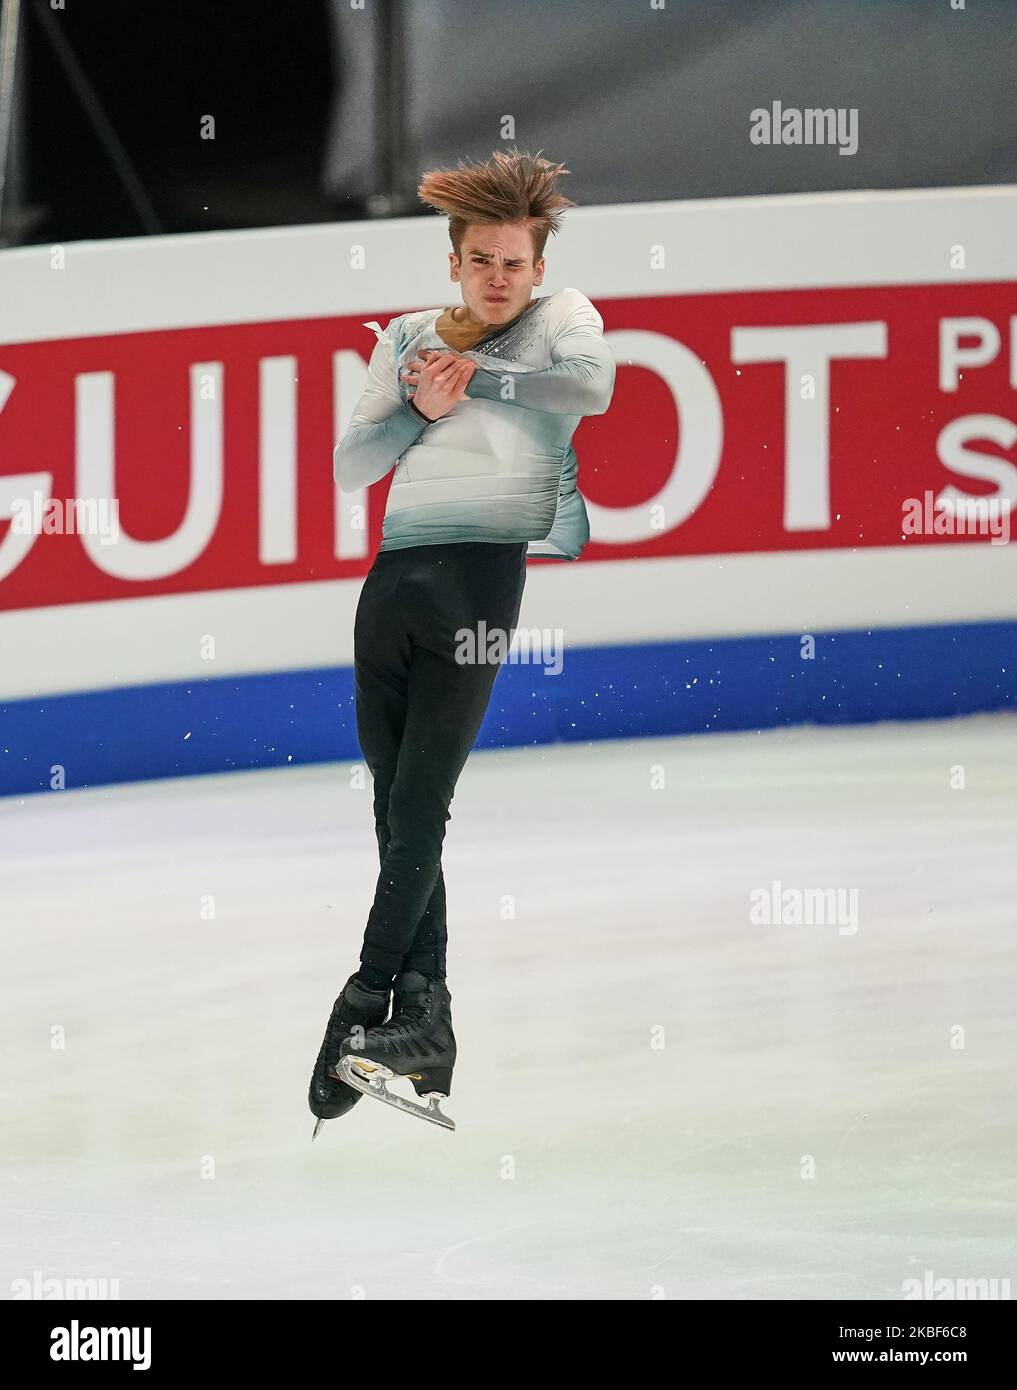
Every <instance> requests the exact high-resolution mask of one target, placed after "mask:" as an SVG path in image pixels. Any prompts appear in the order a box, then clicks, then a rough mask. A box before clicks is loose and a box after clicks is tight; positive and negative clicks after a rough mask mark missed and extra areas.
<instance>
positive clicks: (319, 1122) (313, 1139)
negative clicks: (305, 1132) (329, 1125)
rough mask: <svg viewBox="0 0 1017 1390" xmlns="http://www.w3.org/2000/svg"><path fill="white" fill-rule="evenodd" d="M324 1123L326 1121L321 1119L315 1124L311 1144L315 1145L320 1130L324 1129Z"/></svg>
mask: <svg viewBox="0 0 1017 1390" xmlns="http://www.w3.org/2000/svg"><path fill="white" fill-rule="evenodd" d="M324 1123H325V1121H324V1120H322V1119H319V1120H318V1121H317V1122H316V1123H315V1126H314V1133H313V1134H312V1135H311V1143H312V1144H313V1143H314V1141H315V1139H317V1137H318V1130H319V1129H321V1127H322V1125H323V1124H324Z"/></svg>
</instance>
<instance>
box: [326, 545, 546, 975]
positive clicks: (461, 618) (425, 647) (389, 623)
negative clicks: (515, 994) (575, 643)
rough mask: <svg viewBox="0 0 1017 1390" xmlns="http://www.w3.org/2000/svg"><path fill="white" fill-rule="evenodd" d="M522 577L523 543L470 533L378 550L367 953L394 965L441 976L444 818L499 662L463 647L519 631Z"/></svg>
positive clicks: (365, 736)
mask: <svg viewBox="0 0 1017 1390" xmlns="http://www.w3.org/2000/svg"><path fill="white" fill-rule="evenodd" d="M525 582H526V545H525V543H523V544H515V543H513V544H511V545H505V544H498V543H489V542H484V541H477V542H474V541H469V542H459V543H457V544H452V545H419V546H409V547H407V548H405V549H403V550H381V551H379V552H378V554H377V555H376V556H375V560H374V564H373V565H372V566H371V570H370V573H369V574H368V576H367V579H366V581H365V583H364V587H363V589H362V590H361V594H360V601H359V604H358V606H357V616H356V622H355V625H354V671H355V678H356V692H357V734H358V737H359V739H360V747H361V750H362V751H363V754H364V758H365V759H366V761H367V765H368V767H369V768H370V769H371V775H372V776H373V778H374V824H375V832H376V834H377V837H378V850H379V855H380V858H381V873H380V874H379V877H378V886H377V890H376V892H375V896H374V904H373V906H372V907H371V911H370V915H369V917H368V919H367V930H366V931H365V933H364V945H363V949H362V951H361V953H360V960H361V964H362V965H364V966H370V967H371V968H372V969H374V970H377V971H380V972H383V973H384V974H386V975H393V976H394V975H397V974H399V972H400V971H403V970H420V971H421V972H422V973H423V974H425V975H428V976H438V977H439V978H441V979H444V977H445V946H446V939H447V938H446V921H445V882H444V878H443V877H442V871H441V850H442V843H443V841H444V839H445V825H446V822H447V821H448V820H449V819H450V814H449V805H450V803H451V801H452V794H453V792H454V791H455V786H456V782H457V780H458V778H459V774H460V772H462V770H463V767H464V765H465V763H466V759H467V758H468V757H469V754H470V749H471V748H472V747H473V744H474V742H475V740H476V737H477V734H478V733H479V731H480V725H481V723H482V721H483V718H484V713H485V711H486V709H487V705H488V701H489V700H490V697H491V689H492V687H493V685H494V681H495V677H496V676H497V674H498V671H499V669H500V665H499V663H498V662H497V661H494V662H489V661H482V662H480V661H477V660H476V659H474V660H472V661H465V662H464V661H461V660H459V661H457V660H456V652H457V649H458V650H459V651H460V653H462V651H463V647H462V645H461V644H462V636H463V633H465V632H467V631H469V632H473V633H474V634H478V628H479V625H480V623H481V621H483V622H484V623H485V624H486V628H487V632H488V637H490V635H491V633H492V631H493V630H496V629H497V630H501V631H503V632H505V633H506V634H508V635H509V637H511V634H512V633H513V632H514V631H515V628H516V624H517V621H518V618H519V608H520V604H521V603H522V597H523V586H524V584H525ZM480 649H481V651H484V650H485V646H484V644H483V643H482V644H481V647H480Z"/></svg>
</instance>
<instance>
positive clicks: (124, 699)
mask: <svg viewBox="0 0 1017 1390" xmlns="http://www.w3.org/2000/svg"><path fill="white" fill-rule="evenodd" d="M814 637H815V655H814V656H813V657H812V658H805V657H803V656H802V638H801V635H800V634H798V633H795V634H791V635H787V636H769V637H758V636H756V637H742V638H723V639H719V640H718V639H700V640H688V641H681V642H666V643H654V642H650V643H642V644H638V645H619V646H604V647H585V648H578V649H576V650H568V649H566V651H565V654H564V664H563V668H562V670H561V672H560V673H559V674H557V675H545V674H544V673H543V671H542V670H541V668H540V667H538V666H534V665H528V664H522V663H521V664H517V665H513V664H506V665H505V666H503V668H502V670H501V672H500V673H499V676H498V679H497V681H496V683H495V687H494V693H493V696H492V699H491V704H490V706H489V708H488V711H487V715H486V717H485V720H484V724H483V726H482V728H481V732H480V735H479V737H478V740H477V744H476V746H477V748H481V749H484V748H512V747H526V746H531V745H535V744H546V743H555V742H580V743H581V742H588V741H592V740H599V739H625V738H635V737H653V736H667V735H675V734H701V733H708V732H710V733H718V732H735V731H738V730H750V729H761V728H774V727H779V726H781V725H787V724H796V723H803V722H807V723H814V724H830V725H833V724H852V723H870V722H875V721H880V720H895V719H896V720H908V719H918V718H922V719H926V718H950V717H955V716H959V715H965V714H972V713H975V712H979V711H989V710H1014V709H1017V659H1015V658H1017V622H998V623H978V624H972V623H965V624H950V625H944V626H934V627H915V628H881V629H874V630H871V631H835V632H829V633H823V632H817V633H815V634H814ZM0 715H2V721H3V722H2V727H3V740H2V748H0V795H7V796H10V795H22V794H26V793H32V792H39V791H46V790H49V789H50V783H51V769H52V768H53V767H54V766H60V767H63V768H64V769H65V785H66V787H67V789H72V788H82V787H89V786H91V787H95V786H103V785H108V784H112V783H119V782H131V781H140V780H145V779H148V778H163V777H185V776H200V775H207V774H215V773H222V772H231V771H242V770H253V769H256V768H268V767H285V766H295V765H299V764H311V763H329V762H346V761H354V762H355V761H358V760H360V757H361V754H360V750H359V747H358V744H357V737H356V720H355V704H354V686H353V672H352V669H351V668H349V667H343V668H330V669H321V670H303V671H281V672H274V673H268V674H259V675H248V676H244V677H240V678H236V677H233V678H215V679H204V680H197V681H194V680H191V681H187V682H172V683H162V684H156V685H143V686H132V687H127V688H124V689H121V690H96V691H86V692H79V693H75V694H67V695H60V696H55V697H50V698H47V699H46V700H44V701H40V700H38V699H36V700H18V701H12V702H8V703H6V704H5V705H2V706H0Z"/></svg>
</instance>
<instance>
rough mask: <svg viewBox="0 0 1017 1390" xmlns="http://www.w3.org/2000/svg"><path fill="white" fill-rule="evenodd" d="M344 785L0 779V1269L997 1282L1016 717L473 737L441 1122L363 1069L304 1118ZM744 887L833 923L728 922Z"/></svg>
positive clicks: (159, 1285) (282, 1283) (855, 1284)
mask: <svg viewBox="0 0 1017 1390" xmlns="http://www.w3.org/2000/svg"><path fill="white" fill-rule="evenodd" d="M662 774H663V778H664V782H665V785H664V786H663V787H661V786H659V785H656V784H657V783H659V782H660V780H661V775H662ZM961 780H963V786H961V785H959V783H960V782H961ZM369 786H370V783H369V779H368V788H367V789H360V788H356V787H352V786H351V768H350V765H349V764H342V765H331V766H319V767H311V768H292V769H287V770H280V771H269V772H257V773H244V774H235V775H232V776H225V777H219V778H200V779H197V778H194V779H187V780H185V781H181V782H160V783H140V784H134V785H131V786H126V787H115V788H114V787H111V788H100V789H96V790H92V791H68V792H62V793H56V792H54V793H49V794H45V795H37V796H34V797H29V798H25V799H18V798H9V799H6V800H4V801H0V856H2V858H0V896H2V902H3V920H4V929H3V933H2V942H3V945H2V952H3V960H2V977H3V983H4V1008H3V1011H2V1015H0V1028H2V1039H3V1048H2V1055H3V1072H2V1078H0V1089H2V1112H0V1113H2V1115H3V1121H4V1123H3V1144H2V1148H0V1172H2V1174H3V1177H4V1183H3V1196H2V1201H3V1219H2V1237H0V1240H2V1261H0V1296H3V1297H7V1298H9V1297H11V1292H10V1290H11V1287H12V1284H13V1281H14V1280H16V1279H18V1278H26V1279H29V1280H30V1279H31V1278H32V1277H33V1273H34V1272H35V1271H40V1272H41V1277H43V1278H61V1279H67V1278H88V1277H93V1278H96V1279H102V1278H105V1279H118V1280H119V1292H120V1297H121V1298H123V1299H128V1298H163V1297H165V1298H173V1299H187V1298H206V1299H207V1298H212V1299H216V1298H264V1299H285V1298H312V1299H339V1300H349V1299H358V1298H367V1299H419V1298H431V1299H485V1298H506V1299H585V1298H599V1299H651V1298H655V1297H656V1298H698V1297H718V1298H724V1299H768V1298H781V1299H784V1298H820V1299H842V1298H865V1299H899V1298H901V1297H902V1296H903V1293H902V1290H903V1289H904V1287H905V1281H906V1280H909V1279H918V1280H922V1279H923V1277H924V1276H925V1272H926V1271H932V1273H933V1276H934V1277H935V1278H952V1279H963V1278H984V1279H992V1278H995V1279H998V1280H1002V1279H1006V1278H1009V1279H1010V1280H1011V1281H1012V1287H1013V1289H1014V1291H1015V1292H1017V1099H1015V1070H1017V1021H1015V1001H1017V940H1015V926H1017V900H1015V893H1014V884H1015V876H1017V874H1015V871H1017V719H1015V718H1014V717H1012V716H999V717H981V718H976V719H968V720H963V721H954V722H941V723H928V724H884V725H879V726H870V727H855V728H835V729H816V728H802V729H790V730H780V731H768V732H765V733H761V734H740V735H731V736H727V735H723V736H721V735H711V736H707V737H702V738H683V739H660V740H649V739H640V740H635V741H632V742H607V743H597V744H592V745H555V746H552V747H546V746H545V747H538V748H533V749H527V750H511V751H505V752H478V753H475V754H474V755H473V756H472V758H471V759H470V762H469V763H468V764H467V767H466V770H465V772H464V774H463V776H462V778H461V779H460V783H459V787H458V790H457V793H456V797H455V800H454V802H453V805H452V819H451V821H450V823H449V826H448V832H447V839H446V847H445V875H446V880H447V885H448V901H449V930H450V945H449V985H450V988H451V991H452V998H453V1016H454V1020H455V1027H456V1035H457V1039H458V1043H459V1061H458V1065H457V1068H456V1073H455V1079H454V1083H453V1093H452V1096H451V1098H450V1099H449V1100H448V1101H446V1102H444V1108H445V1110H446V1111H447V1112H448V1113H449V1114H450V1115H452V1116H453V1118H454V1119H455V1121H456V1123H457V1126H458V1128H457V1131H456V1133H454V1134H450V1133H447V1132H445V1131H442V1130H440V1129H438V1128H437V1127H435V1126H432V1125H428V1124H425V1123H423V1122H421V1121H419V1120H415V1119H413V1118H410V1117H407V1116H404V1115H402V1114H400V1113H399V1112H398V1111H396V1110H394V1109H392V1108H391V1107H389V1106H385V1105H382V1104H380V1103H378V1102H377V1101H375V1100H372V1099H366V1098H365V1099H363V1100H361V1101H360V1103H359V1104H358V1105H357V1106H356V1107H355V1109H354V1110H353V1111H352V1112H351V1113H350V1114H349V1115H348V1116H347V1117H345V1118H344V1119H342V1120H335V1121H332V1122H329V1123H327V1124H326V1125H325V1126H324V1127H323V1129H322V1132H321V1134H320V1135H319V1137H318V1139H317V1141H316V1142H315V1143H314V1144H313V1145H312V1144H311V1132H312V1129H313V1125H314V1121H313V1118H312V1116H311V1114H310V1112H309V1111H308V1108H307V1099H306V1096H307V1085H308V1080H309V1076H310V1071H311V1067H312V1065H313V1062H314V1058H315V1055H316V1053H317V1050H318V1045H319V1043H320V1041H321V1035H322V1031H323V1029H324V1026H325V1021H326V1018H327V1016H328V1013H329V1009H330V1007H331V1004H332V1000H333V998H334V996H335V994H336V993H337V991H338V989H339V988H340V986H341V985H342V983H343V982H344V980H345V979H346V977H347V975H349V974H350V973H351V971H352V970H353V969H354V968H355V966H356V962H357V956H358V952H359V947H360V940H361V935H362V931H363V924H364V921H365V919H366V915H367V911H368V907H369V905H370V900H371V896H372V893H373V889H374V880H375V875H376V872H377V861H376V857H375V856H376V848H375V842H374V837H373V831H372V826H371V812H370V791H369ZM774 881H778V882H779V883H780V884H781V885H782V889H796V888H797V889H806V888H824V889H841V890H844V897H843V898H842V902H847V901H848V900H849V895H850V892H851V890H857V899H856V904H857V918H856V925H857V930H852V929H851V927H850V925H849V924H848V923H847V921H846V919H845V920H844V921H842V922H841V923H840V925H838V924H837V923H826V924H823V923H813V924H811V925H794V924H780V923H777V924H774V925H766V924H760V923H758V922H753V921H751V920H750V906H751V898H750V895H751V894H752V893H753V891H754V890H757V889H764V890H766V892H767V894H771V893H772V884H773V883H774ZM213 901H214V918H210V916H209V911H210V903H212V902H213ZM513 913H514V915H513ZM58 1029H62V1030H64V1032H63V1037H64V1046H63V1047H59V1046H56V1047H55V1046H53V1042H54V1040H55V1041H57V1042H59V1041H60V1038H61V1035H60V1034H59V1033H57V1032H55V1031H54V1030H58Z"/></svg>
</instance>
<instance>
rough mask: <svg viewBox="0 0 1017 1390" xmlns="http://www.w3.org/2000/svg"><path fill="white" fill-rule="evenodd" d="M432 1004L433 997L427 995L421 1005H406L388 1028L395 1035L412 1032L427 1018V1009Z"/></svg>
mask: <svg viewBox="0 0 1017 1390" xmlns="http://www.w3.org/2000/svg"><path fill="white" fill-rule="evenodd" d="M430 1003H431V996H430V995H426V996H425V997H424V999H423V1000H422V1001H421V1002H420V1003H414V1004H405V1005H404V1006H403V1007H402V1008H401V1009H400V1010H399V1012H398V1013H397V1014H396V1015H395V1017H394V1018H393V1019H391V1020H390V1022H389V1024H388V1028H389V1029H391V1031H392V1032H393V1033H408V1032H411V1031H412V1030H413V1029H414V1028H416V1027H418V1026H419V1025H420V1024H421V1023H423V1022H424V1020H425V1019H426V1018H427V1008H428V1005H429V1004H430Z"/></svg>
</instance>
